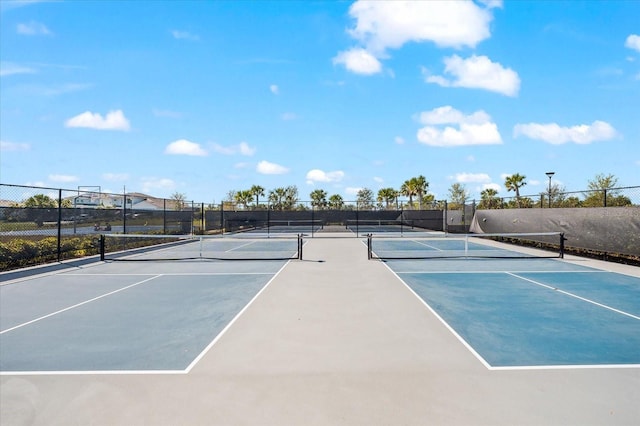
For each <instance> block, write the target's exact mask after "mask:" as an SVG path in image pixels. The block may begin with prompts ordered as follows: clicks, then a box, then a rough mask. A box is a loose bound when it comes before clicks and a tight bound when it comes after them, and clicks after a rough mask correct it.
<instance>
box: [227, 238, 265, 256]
mask: <svg viewBox="0 0 640 426" xmlns="http://www.w3.org/2000/svg"><path fill="white" fill-rule="evenodd" d="M256 242H257V241H249V242H248V243H244V244H240V245H239V246H238V247H234V248H232V249H229V250H226V251H225V253H226V252H229V251H234V250H237V249H239V248H242V247H246V246H250V245H251V244H255V243H256Z"/></svg>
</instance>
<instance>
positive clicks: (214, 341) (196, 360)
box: [184, 262, 289, 373]
mask: <svg viewBox="0 0 640 426" xmlns="http://www.w3.org/2000/svg"><path fill="white" fill-rule="evenodd" d="M288 264H289V262H287V263H285V264H284V265H282V268H280V269H279V270H278V272H276V274H275V275H274V276H273V277H271V279H270V280H269V282H267V283H266V284H265V285H264V287H262V288H261V289H260V291H259V292H258V293H256V295H255V296H253V298H252V299H251V300H250V301H249V303H247V304H246V305H245V306H244V308H242V310H241V311H240V312H238V314H237V315H236V316H235V317H233V319H232V320H231V321H230V322H229V324H227V325H226V326H225V327H224V328H223V329H222V331H220V333H218V335H217V336H216V337H215V338H214V339H213V340H212V341H211V343H209V344H208V345H207V347H206V348H204V350H203V351H202V352H200V354H199V355H198V356H197V357H195V358H194V359H193V361H191V364H189V366H187V368H186V369H185V370H184V371H185V373H189V372H190V371H191V369H192V368H193V367H195V366H196V364H197V363H198V362H199V361H200V360H201V359H202V358H203V357H204V356H205V355H206V354H207V352H209V350H210V349H211V348H212V347H213V345H215V344H216V343H217V342H218V340H220V339H221V338H222V336H223V335H224V334H225V333H226V332H227V330H228V329H229V328H230V327H231V326H232V325H233V324H234V323H235V322H236V320H237V319H238V318H240V316H241V315H242V314H243V313H244V312H245V311H246V310H247V309H249V306H251V305H252V304H253V302H254V301H255V300H256V299H257V298H258V297H259V296H260V295H261V294H262V292H263V291H265V290H266V289H267V287H269V285H270V284H271V283H272V282H273V280H275V279H276V277H277V276H278V275H280V272H282V271H283V270H284V268H285V267H286V266H287V265H288Z"/></svg>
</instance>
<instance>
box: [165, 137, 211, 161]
mask: <svg viewBox="0 0 640 426" xmlns="http://www.w3.org/2000/svg"><path fill="white" fill-rule="evenodd" d="M164 153H165V154H170V155H193V156H198V157H205V156H207V155H208V154H207V151H205V150H204V149H202V147H201V146H200V144H197V143H195V142H191V141H188V140H186V139H179V140H177V141H174V142H171V143H170V144H169V145H167V147H166V148H165V150H164Z"/></svg>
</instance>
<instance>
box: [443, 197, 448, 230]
mask: <svg viewBox="0 0 640 426" xmlns="http://www.w3.org/2000/svg"><path fill="white" fill-rule="evenodd" d="M448 209H449V207H448V206H447V200H444V215H443V216H442V219H443V222H444V223H443V224H442V230H443V231H444V233H445V234H447V233H448V232H449V220H448V219H447V211H448Z"/></svg>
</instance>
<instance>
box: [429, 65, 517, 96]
mask: <svg viewBox="0 0 640 426" xmlns="http://www.w3.org/2000/svg"><path fill="white" fill-rule="evenodd" d="M444 63H445V69H444V72H445V74H448V75H449V76H450V78H447V77H444V76H439V75H429V74H428V72H427V71H426V70H423V74H425V81H426V82H427V83H435V84H438V85H440V86H443V87H465V88H470V89H484V90H489V91H491V92H497V93H501V94H503V95H506V96H516V95H517V94H518V91H519V90H520V77H519V76H518V73H516V72H515V71H513V70H512V69H511V68H504V67H503V66H502V65H501V64H499V63H497V62H492V61H491V60H490V59H489V58H488V57H486V56H476V55H473V56H471V57H470V58H468V59H462V58H461V57H460V56H458V55H452V56H450V57H448V58H445V59H444Z"/></svg>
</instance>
